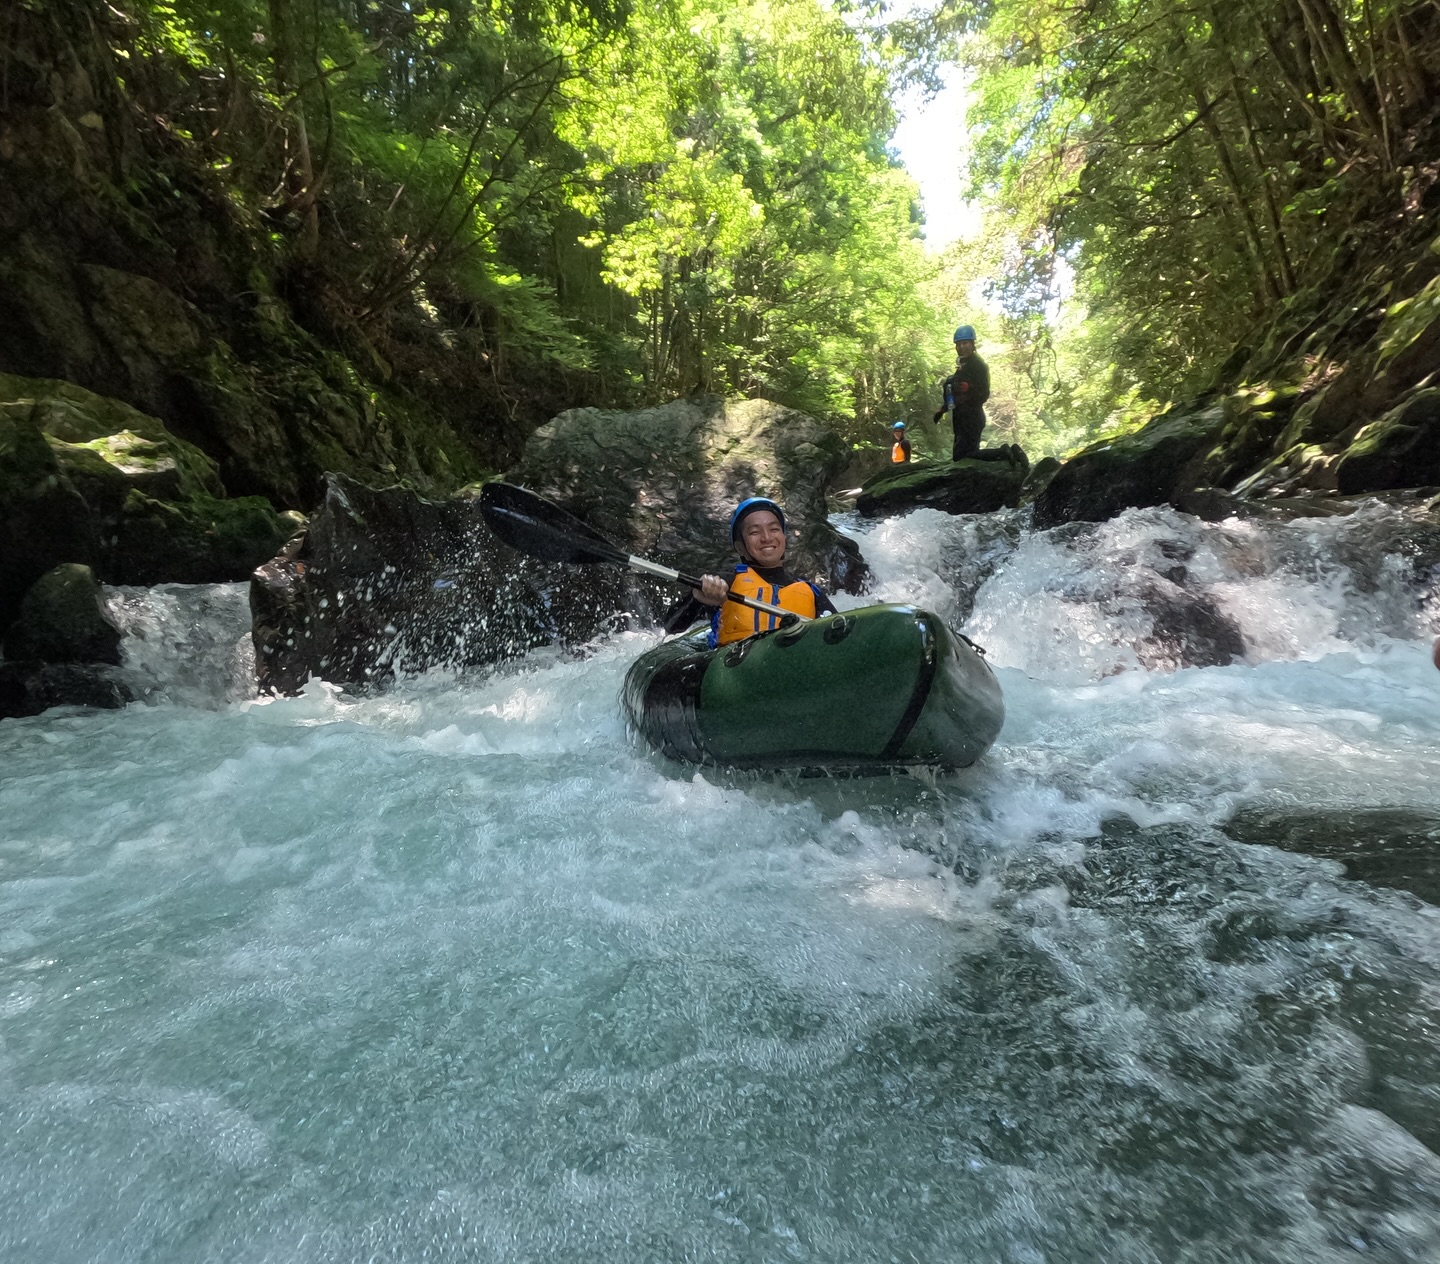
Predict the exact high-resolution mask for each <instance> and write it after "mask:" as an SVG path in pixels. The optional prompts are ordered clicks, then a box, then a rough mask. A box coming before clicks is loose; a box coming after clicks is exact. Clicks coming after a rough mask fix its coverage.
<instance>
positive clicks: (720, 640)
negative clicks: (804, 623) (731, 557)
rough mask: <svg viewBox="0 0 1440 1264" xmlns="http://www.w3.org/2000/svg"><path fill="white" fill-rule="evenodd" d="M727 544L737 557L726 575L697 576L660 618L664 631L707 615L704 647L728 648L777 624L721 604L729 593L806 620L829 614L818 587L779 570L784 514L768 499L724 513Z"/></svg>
mask: <svg viewBox="0 0 1440 1264" xmlns="http://www.w3.org/2000/svg"><path fill="white" fill-rule="evenodd" d="M730 543H731V546H732V547H733V548H734V550H735V552H736V554H737V555H738V556H739V558H740V560H739V561H738V562H737V563H736V564H735V569H734V571H733V572H732V574H731V575H730V576H729V577H728V578H727V577H725V576H721V575H703V576H701V580H700V587H699V588H693V589H691V592H690V597H689V598H688V599H687V600H686V601H685V602H684V603H683V604H682V605H681V606H679V607H678V608H677V609H675V610H674V611H672V612H671V614H670V615H669V617H668V618H667V619H666V620H665V630H666V631H667V632H678V631H683V630H684V629H685V628H687V627H689V626H690V625H691V624H692V623H694V622H695V620H696V618H698V617H701V616H703V615H705V614H707V613H708V614H709V616H710V644H711V645H728V644H729V643H730V642H732V641H742V640H744V639H745V638H746V637H750V636H754V635H755V634H756V633H758V632H770V631H773V630H774V628H776V627H777V626H778V625H779V622H780V621H779V619H778V618H777V617H776V616H775V615H770V614H762V613H761V612H760V611H758V610H751V609H750V608H749V607H747V606H741V605H738V604H736V603H735V602H733V601H727V600H726V599H725V594H726V593H728V592H731V591H734V592H737V593H740V594H741V595H742V596H746V597H754V598H755V599H756V600H758V601H763V602H766V603H768V604H769V605H772V606H781V607H783V608H784V609H786V610H793V611H794V612H795V613H796V614H801V615H805V616H806V617H807V618H812V619H813V618H814V617H815V616H816V615H822V614H834V613H835V603H834V602H832V601H831V600H830V598H829V597H828V596H826V594H825V592H824V590H823V589H821V588H820V587H818V586H817V585H815V584H812V583H810V582H809V581H808V580H804V579H796V578H795V577H794V576H793V575H791V574H790V573H789V572H788V571H787V570H786V569H785V547H786V543H787V542H786V538H785V511H784V510H783V509H781V508H780V506H779V505H777V504H776V503H775V502H774V501H773V500H771V499H769V498H768V497H766V496H751V497H750V498H749V499H747V500H742V501H741V502H740V504H739V505H737V506H736V508H735V512H734V513H733V514H731V515H730Z"/></svg>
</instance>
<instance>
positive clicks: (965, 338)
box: [955, 325, 975, 342]
mask: <svg viewBox="0 0 1440 1264" xmlns="http://www.w3.org/2000/svg"><path fill="white" fill-rule="evenodd" d="M955 341H956V342H974V341H975V326H974V325H961V326H960V328H959V329H957V330H956V331H955Z"/></svg>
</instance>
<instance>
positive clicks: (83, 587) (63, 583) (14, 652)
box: [5, 562, 120, 663]
mask: <svg viewBox="0 0 1440 1264" xmlns="http://www.w3.org/2000/svg"><path fill="white" fill-rule="evenodd" d="M5 657H6V658H7V659H39V660H41V661H43V662H46V663H119V661H120V633H119V631H118V630H117V629H116V628H115V625H114V624H112V623H111V622H110V621H109V620H108V619H107V618H106V617H105V614H104V609H103V606H102V596H101V592H100V585H99V584H98V583H97V582H96V581H95V576H94V574H93V573H92V572H91V570H90V568H89V567H88V566H82V565H80V564H79V563H78V562H67V563H65V564H64V565H61V566H57V567H55V568H54V569H53V570H50V571H47V572H46V573H45V574H44V575H42V576H41V577H40V578H39V579H38V580H36V581H35V583H34V585H33V586H32V587H31V589H30V591H29V592H27V593H26V594H25V598H24V600H23V601H21V603H20V618H19V619H18V620H17V621H16V623H15V625H14V626H13V627H12V628H11V629H10V631H9V632H8V633H6V635H5Z"/></svg>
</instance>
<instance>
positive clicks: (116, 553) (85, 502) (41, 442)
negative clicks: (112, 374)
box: [0, 374, 291, 627]
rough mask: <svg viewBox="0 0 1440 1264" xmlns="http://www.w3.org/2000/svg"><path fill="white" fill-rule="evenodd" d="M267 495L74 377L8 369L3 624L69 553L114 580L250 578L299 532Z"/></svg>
mask: <svg viewBox="0 0 1440 1264" xmlns="http://www.w3.org/2000/svg"><path fill="white" fill-rule="evenodd" d="M290 530H291V527H290V524H289V523H287V522H286V521H284V520H283V519H282V518H281V516H280V515H278V514H276V513H275V511H274V509H272V508H271V506H270V504H269V502H268V501H266V500H264V499H263V498H262V497H258V496H256V497H239V498H227V497H226V496H225V489H224V488H223V487H222V486H221V483H220V479H219V476H218V475H217V473H216V467H215V463H214V462H213V461H211V460H210V458H209V457H207V456H206V455H205V454H204V453H203V452H201V451H200V450H199V449H198V448H196V447H195V446H194V445H192V444H189V443H186V442H184V441H183V440H181V439H178V438H176V437H175V436H174V435H173V434H171V433H170V432H169V431H168V430H166V429H165V427H164V426H162V425H161V424H160V423H159V422H158V421H156V420H155V418H153V417H149V416H147V415H146V414H144V413H142V412H139V411H138V410H136V409H134V408H131V407H130V406H129V405H127V404H123V403H121V402H120V401H119V400H114V399H107V398H105V397H104V396H100V395H94V394H92V393H91V392H89V391H85V390H82V389H80V388H79V387H77V386H72V385H70V384H68V383H65V382H57V381H50V380H41V379H31V378H20V377H15V376H12V375H8V374H0V627H3V626H4V625H6V624H8V623H9V622H10V621H11V620H13V619H14V618H15V616H16V614H17V613H18V609H19V602H20V599H21V597H22V596H23V595H24V593H25V592H26V591H27V590H28V589H29V587H30V585H31V584H33V583H34V582H35V581H36V580H37V579H38V578H39V577H40V576H41V575H43V574H44V573H45V572H46V571H48V570H50V569H51V568H52V567H53V566H56V565H58V564H60V563H64V562H77V563H81V564H83V565H87V566H89V567H91V568H92V569H93V570H94V572H95V574H96V576H97V578H99V579H100V580H101V581H103V582H105V583H112V584H153V583H161V582H166V581H173V582H177V583H207V582H222V581H226V580H237V579H244V578H246V577H247V576H248V575H249V573H250V571H252V570H253V569H254V568H255V567H256V566H258V565H259V564H260V563H261V562H263V561H264V560H265V559H266V558H267V557H270V556H272V555H273V554H274V553H275V551H276V549H278V548H279V547H280V545H281V544H282V543H284V541H285V539H286V537H287V536H288V535H289V534H290Z"/></svg>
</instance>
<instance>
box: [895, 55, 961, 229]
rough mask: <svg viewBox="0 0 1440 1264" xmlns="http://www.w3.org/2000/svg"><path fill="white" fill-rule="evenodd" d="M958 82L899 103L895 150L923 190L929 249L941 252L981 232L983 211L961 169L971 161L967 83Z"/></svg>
mask: <svg viewBox="0 0 1440 1264" xmlns="http://www.w3.org/2000/svg"><path fill="white" fill-rule="evenodd" d="M954 74H955V78H954V80H953V81H952V82H949V83H947V84H946V86H945V87H944V88H943V89H942V90H941V91H940V92H939V93H938V94H937V95H936V96H933V97H929V98H927V97H925V96H924V95H923V94H922V93H920V92H918V91H915V90H911V91H910V92H907V93H905V94H904V95H903V96H901V97H900V99H899V100H897V101H896V102H895V108H896V111H897V112H898V113H899V115H900V126H899V127H897V128H896V129H895V137H894V139H893V140H892V141H891V146H892V147H893V148H894V150H895V152H896V153H897V154H898V155H899V157H900V161H901V162H903V163H904V164H905V169H906V170H907V171H908V172H909V173H910V175H911V176H912V178H913V179H914V180H915V183H916V184H918V185H919V186H920V201H921V204H922V205H923V207H924V209H925V245H926V248H927V249H929V250H930V251H932V252H933V253H936V254H938V253H939V252H940V251H942V250H944V249H945V247H946V246H948V245H950V244H951V243H952V242H955V241H960V240H962V239H968V238H972V237H976V236H978V235H979V233H980V227H981V213H980V208H979V206H977V205H976V204H975V203H974V202H969V201H966V200H965V197H964V195H963V192H962V187H963V186H962V182H961V171H962V168H963V166H964V163H965V153H966V141H965V101H966V95H967V94H966V90H965V89H966V85H965V83H964V82H963V81H962V80H961V78H960V72H959V70H958V69H957V70H956V71H955V72H954Z"/></svg>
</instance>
